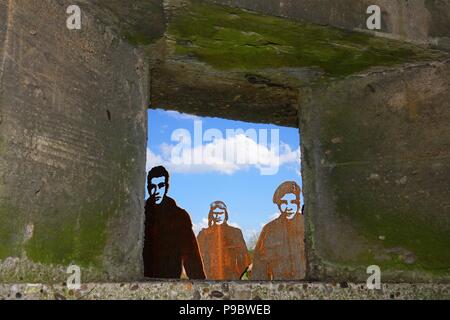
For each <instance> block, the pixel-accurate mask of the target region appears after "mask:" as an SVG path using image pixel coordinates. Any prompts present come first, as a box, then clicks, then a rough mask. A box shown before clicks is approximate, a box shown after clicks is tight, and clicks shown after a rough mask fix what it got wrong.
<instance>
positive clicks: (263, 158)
mask: <svg viewBox="0 0 450 320" xmlns="http://www.w3.org/2000/svg"><path fill="white" fill-rule="evenodd" d="M186 139H187V140H181V141H185V143H186V145H182V144H181V143H180V144H167V143H164V144H161V145H160V147H159V149H160V150H159V153H158V154H156V153H153V152H152V151H151V150H150V149H147V170H149V169H150V168H151V167H153V166H156V165H164V166H165V167H166V168H167V169H168V170H169V171H170V172H176V173H206V172H215V173H221V174H227V175H232V174H234V173H236V172H237V171H240V170H249V169H250V168H256V169H259V170H260V171H261V173H263V172H264V171H266V173H267V174H268V175H270V174H276V173H277V172H278V168H279V167H280V166H282V165H286V164H294V165H295V166H298V167H299V166H300V148H298V149H296V150H292V149H291V147H290V146H289V145H287V144H285V143H282V142H281V143H280V146H279V149H278V150H277V149H275V148H272V147H268V146H267V145H265V144H261V143H259V144H258V143H257V142H256V141H255V140H254V139H251V138H250V137H248V136H246V135H244V134H237V135H234V136H230V137H226V138H223V137H219V138H217V139H211V140H212V141H210V142H207V143H203V144H201V145H198V146H191V143H190V137H189V138H186ZM263 174H264V173H263Z"/></svg>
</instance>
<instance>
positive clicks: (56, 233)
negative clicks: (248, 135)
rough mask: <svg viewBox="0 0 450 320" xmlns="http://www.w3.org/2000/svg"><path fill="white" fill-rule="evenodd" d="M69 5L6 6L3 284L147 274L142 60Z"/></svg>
mask: <svg viewBox="0 0 450 320" xmlns="http://www.w3.org/2000/svg"><path fill="white" fill-rule="evenodd" d="M71 3H72V2H71V1H53V0H43V1H29V0H15V1H3V0H2V1H0V14H1V15H2V18H4V19H2V20H1V21H0V23H1V24H0V40H2V41H1V50H0V70H1V73H0V75H1V77H0V81H1V86H0V89H1V91H0V119H1V120H0V261H1V262H0V270H1V271H2V272H1V273H0V282H1V281H9V280H11V279H16V280H20V281H33V280H34V281H36V280H37V279H39V280H40V281H42V280H47V281H59V280H60V279H63V278H64V277H65V275H64V273H61V272H59V271H60V269H61V268H62V269H64V268H65V267H67V265H69V264H70V263H76V264H79V265H81V266H84V267H87V268H90V270H92V277H93V278H95V279H136V278H137V276H138V275H140V273H141V264H140V262H139V261H140V256H141V238H142V232H141V229H142V219H143V196H144V181H145V171H144V170H145V146H146V132H147V128H146V123H147V119H146V108H147V96H148V92H147V83H148V82H147V71H148V70H147V67H146V62H145V60H144V59H143V58H142V56H141V54H140V53H139V52H138V51H136V49H134V48H133V47H132V46H130V45H129V44H128V43H126V42H124V41H123V40H121V38H119V37H118V36H117V35H116V34H115V33H113V32H112V31H111V29H110V28H108V26H106V25H103V24H100V23H97V20H96V19H95V18H94V16H92V15H90V14H89V12H88V11H86V12H83V16H82V29H81V30H80V31H71V30H68V29H67V28H66V17H67V15H66V13H65V10H66V8H67V6H68V5H69V4H71ZM124 235H126V236H124ZM8 257H11V258H10V259H7V258H8ZM17 259H19V260H20V261H21V263H20V267H19V266H18V265H17ZM44 265H45V268H42V266H44ZM42 269H44V270H42ZM36 270H41V272H36Z"/></svg>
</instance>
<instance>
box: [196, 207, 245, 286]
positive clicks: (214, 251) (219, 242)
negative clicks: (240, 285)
mask: <svg viewBox="0 0 450 320" xmlns="http://www.w3.org/2000/svg"><path fill="white" fill-rule="evenodd" d="M223 215H225V218H222V217H221V218H218V217H220V216H223ZM208 220H209V227H208V228H206V229H203V230H202V231H201V232H200V233H199V235H198V237H197V241H198V244H199V247H200V252H201V255H202V259H203V265H204V269H205V273H206V278H207V279H210V280H238V279H240V278H241V276H242V274H243V273H244V272H245V270H246V269H247V267H248V266H249V265H250V256H249V254H248V251H247V246H246V244H245V240H244V237H243V235H242V232H241V230H239V229H238V228H234V227H231V226H229V225H228V224H227V221H226V220H228V212H226V206H225V204H224V203H223V202H221V201H216V202H213V203H212V204H211V210H210V213H209V219H208Z"/></svg>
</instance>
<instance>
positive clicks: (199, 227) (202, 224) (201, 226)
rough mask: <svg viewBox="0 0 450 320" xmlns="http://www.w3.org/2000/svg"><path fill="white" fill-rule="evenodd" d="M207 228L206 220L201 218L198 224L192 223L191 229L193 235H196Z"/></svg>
mask: <svg viewBox="0 0 450 320" xmlns="http://www.w3.org/2000/svg"><path fill="white" fill-rule="evenodd" d="M204 228H208V219H207V218H203V219H202V221H201V222H199V223H193V224H192V229H193V230H194V233H195V235H198V234H199V232H200V231H202V229H204Z"/></svg>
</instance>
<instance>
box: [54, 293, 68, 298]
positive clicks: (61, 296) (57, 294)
mask: <svg viewBox="0 0 450 320" xmlns="http://www.w3.org/2000/svg"><path fill="white" fill-rule="evenodd" d="M55 300H67V298H66V297H65V296H63V295H62V294H61V293H59V292H55Z"/></svg>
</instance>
